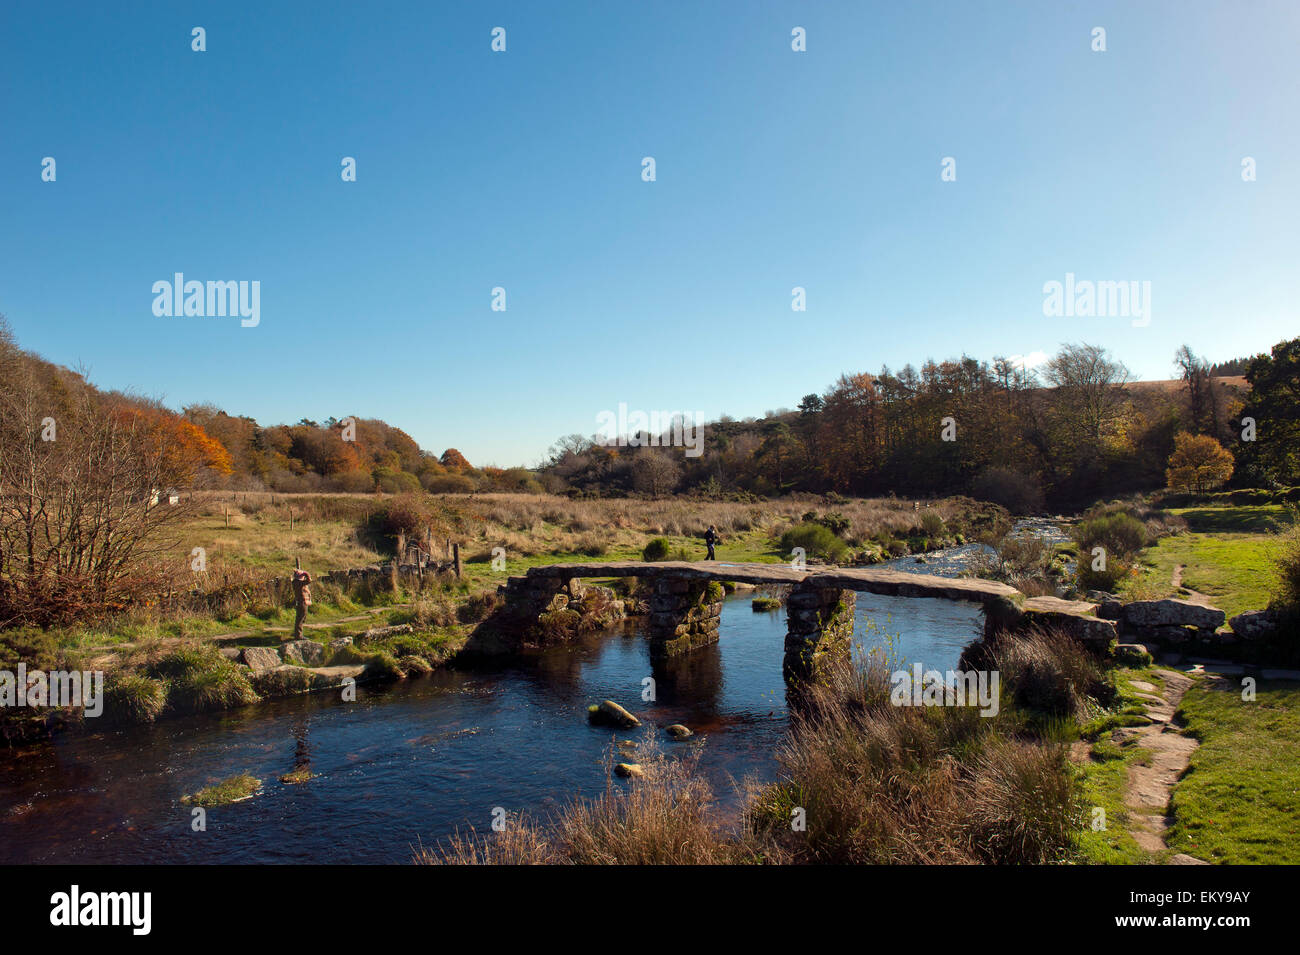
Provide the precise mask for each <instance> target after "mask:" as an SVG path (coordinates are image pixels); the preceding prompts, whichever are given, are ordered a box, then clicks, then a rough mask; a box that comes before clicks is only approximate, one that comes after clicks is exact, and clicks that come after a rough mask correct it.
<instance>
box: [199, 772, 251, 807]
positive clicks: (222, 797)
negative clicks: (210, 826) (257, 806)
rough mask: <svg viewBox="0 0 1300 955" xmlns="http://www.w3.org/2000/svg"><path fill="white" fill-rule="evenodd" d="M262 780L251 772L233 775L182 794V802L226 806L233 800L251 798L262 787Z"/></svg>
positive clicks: (238, 800) (205, 805)
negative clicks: (194, 791)
mask: <svg viewBox="0 0 1300 955" xmlns="http://www.w3.org/2000/svg"><path fill="white" fill-rule="evenodd" d="M261 785H262V781H261V780H260V779H257V778H256V777H254V776H252V775H250V774H249V773H240V774H239V775H238V776H231V777H230V778H229V779H223V780H222V781H221V782H219V783H215V784H213V785H211V786H207V787H205V788H203V789H200V790H199V791H198V792H196V793H193V794H192V795H187V796H182V797H181V803H182V804H184V805H186V806H203V807H204V808H210V807H212V806H226V805H229V804H230V803H232V802H242V801H244V800H245V799H251V798H252V797H253V795H254V794H255V793H256V792H257V790H258V789H259V788H260V787H261Z"/></svg>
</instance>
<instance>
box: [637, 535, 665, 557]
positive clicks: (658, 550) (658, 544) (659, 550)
mask: <svg viewBox="0 0 1300 955" xmlns="http://www.w3.org/2000/svg"><path fill="white" fill-rule="evenodd" d="M672 549H673V545H672V544H671V543H670V542H669V541H668V539H667V538H664V537H656V538H654V539H653V540H651V541H650V543H648V544H646V545H645V549H644V550H642V551H641V559H642V560H644V561H659V560H667V559H668V558H669V556H670V555H671V554H672Z"/></svg>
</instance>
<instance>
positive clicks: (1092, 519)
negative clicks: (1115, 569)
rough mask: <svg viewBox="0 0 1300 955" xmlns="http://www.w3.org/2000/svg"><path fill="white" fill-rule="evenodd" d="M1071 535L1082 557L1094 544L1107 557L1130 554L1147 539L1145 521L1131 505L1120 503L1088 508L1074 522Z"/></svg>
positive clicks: (1122, 556)
mask: <svg viewBox="0 0 1300 955" xmlns="http://www.w3.org/2000/svg"><path fill="white" fill-rule="evenodd" d="M1072 535H1073V537H1074V539H1075V540H1076V541H1078V543H1079V553H1080V555H1081V556H1083V557H1085V559H1086V555H1089V554H1091V553H1092V549H1093V548H1094V547H1104V548H1105V549H1106V557H1107V559H1108V560H1109V559H1110V558H1111V557H1118V558H1121V559H1124V558H1128V557H1132V556H1133V555H1135V554H1136V553H1137V552H1138V551H1140V550H1141V549H1142V548H1143V547H1146V546H1147V543H1148V540H1149V538H1148V535H1147V528H1146V524H1144V523H1143V522H1142V520H1141V519H1140V518H1139V517H1138V515H1137V514H1135V513H1134V512H1133V510H1132V509H1130V508H1126V507H1124V506H1122V505H1119V506H1116V505H1111V506H1109V507H1106V508H1103V509H1101V510H1099V511H1091V512H1089V513H1088V514H1087V515H1085V516H1084V519H1083V520H1082V521H1080V522H1079V523H1078V524H1077V525H1075V527H1074V529H1073V531H1072Z"/></svg>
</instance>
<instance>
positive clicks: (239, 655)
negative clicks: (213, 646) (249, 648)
mask: <svg viewBox="0 0 1300 955" xmlns="http://www.w3.org/2000/svg"><path fill="white" fill-rule="evenodd" d="M217 652H218V653H220V654H221V655H222V656H223V657H225V658H226V659H227V660H231V661H233V662H235V663H240V662H242V661H243V658H244V651H243V650H241V649H239V647H219V648H218V649H217Z"/></svg>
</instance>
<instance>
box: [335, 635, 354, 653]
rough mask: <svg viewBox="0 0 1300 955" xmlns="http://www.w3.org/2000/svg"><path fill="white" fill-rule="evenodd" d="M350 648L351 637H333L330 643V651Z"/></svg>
mask: <svg viewBox="0 0 1300 955" xmlns="http://www.w3.org/2000/svg"><path fill="white" fill-rule="evenodd" d="M350 646H352V638H351V637H335V638H334V639H333V640H331V641H330V649H331V650H342V649H343V648H344V647H350Z"/></svg>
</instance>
